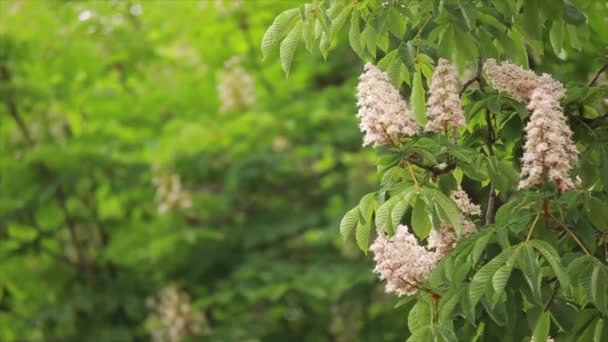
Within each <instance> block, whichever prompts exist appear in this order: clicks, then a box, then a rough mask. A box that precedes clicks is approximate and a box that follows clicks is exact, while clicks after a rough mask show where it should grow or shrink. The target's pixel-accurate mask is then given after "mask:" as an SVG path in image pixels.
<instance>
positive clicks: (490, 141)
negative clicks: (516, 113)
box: [486, 108, 497, 224]
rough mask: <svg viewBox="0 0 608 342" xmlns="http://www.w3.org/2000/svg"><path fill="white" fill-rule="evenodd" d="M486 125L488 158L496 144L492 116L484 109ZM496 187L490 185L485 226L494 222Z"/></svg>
mask: <svg viewBox="0 0 608 342" xmlns="http://www.w3.org/2000/svg"><path fill="white" fill-rule="evenodd" d="M486 123H487V124H488V136H487V138H486V145H487V146H488V153H489V154H490V156H493V155H494V143H495V142H496V132H495V131H494V126H493V125H492V114H491V113H490V111H489V110H488V109H487V108H486ZM496 209H497V208H496V186H495V185H494V183H490V193H489V194H488V208H487V210H486V224H491V223H493V222H494V217H495V216H496Z"/></svg>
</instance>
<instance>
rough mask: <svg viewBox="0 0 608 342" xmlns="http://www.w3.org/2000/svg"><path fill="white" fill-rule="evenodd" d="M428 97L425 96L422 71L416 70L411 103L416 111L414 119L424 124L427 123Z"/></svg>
mask: <svg viewBox="0 0 608 342" xmlns="http://www.w3.org/2000/svg"><path fill="white" fill-rule="evenodd" d="M425 103H426V99H425V97H424V85H423V84H422V72H421V71H420V69H417V70H416V73H415V74H414V80H413V82H412V95H411V97H410V104H411V105H412V112H413V113H414V119H415V120H416V122H417V123H418V124H419V125H420V126H423V127H424V125H425V124H426V107H425V106H426V104H425Z"/></svg>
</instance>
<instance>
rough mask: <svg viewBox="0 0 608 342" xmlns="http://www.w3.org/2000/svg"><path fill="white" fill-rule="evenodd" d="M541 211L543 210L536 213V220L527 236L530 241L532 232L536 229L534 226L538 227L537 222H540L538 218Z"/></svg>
mask: <svg viewBox="0 0 608 342" xmlns="http://www.w3.org/2000/svg"><path fill="white" fill-rule="evenodd" d="M540 213H541V212H540V211H539V212H538V214H536V217H535V218H534V221H533V222H532V225H531V226H530V229H529V230H528V236H526V241H530V238H531V237H532V232H533V231H534V227H536V222H538V219H539V218H540Z"/></svg>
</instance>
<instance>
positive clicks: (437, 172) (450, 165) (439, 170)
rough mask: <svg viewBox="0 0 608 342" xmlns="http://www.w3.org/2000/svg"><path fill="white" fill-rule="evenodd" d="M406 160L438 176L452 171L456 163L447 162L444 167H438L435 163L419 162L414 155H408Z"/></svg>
mask: <svg viewBox="0 0 608 342" xmlns="http://www.w3.org/2000/svg"><path fill="white" fill-rule="evenodd" d="M407 162H408V163H412V164H414V165H416V166H418V167H419V168H421V169H424V170H427V171H430V172H431V173H432V174H433V176H439V175H441V174H444V173H448V172H450V171H452V170H454V169H455V168H456V163H455V162H449V163H447V166H446V167H445V168H439V167H437V165H427V164H424V163H423V162H421V161H420V160H419V159H418V158H416V156H414V155H410V156H409V157H408V158H407Z"/></svg>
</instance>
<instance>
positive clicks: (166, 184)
mask: <svg viewBox="0 0 608 342" xmlns="http://www.w3.org/2000/svg"><path fill="white" fill-rule="evenodd" d="M153 172H154V176H153V177H152V183H153V184H154V186H155V187H156V196H155V198H154V199H155V201H156V204H157V205H158V212H159V213H161V214H164V213H167V212H169V211H170V210H171V209H177V210H184V209H188V208H190V207H192V199H191V197H190V193H189V192H188V191H186V190H184V189H183V188H182V182H181V178H180V177H179V175H177V174H174V173H168V172H161V171H160V170H159V168H158V167H157V166H154V167H153Z"/></svg>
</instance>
